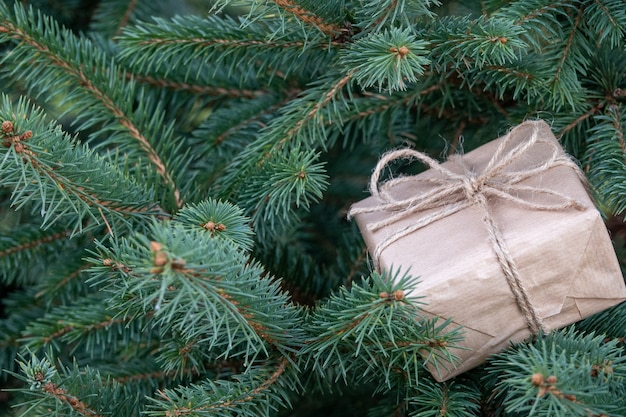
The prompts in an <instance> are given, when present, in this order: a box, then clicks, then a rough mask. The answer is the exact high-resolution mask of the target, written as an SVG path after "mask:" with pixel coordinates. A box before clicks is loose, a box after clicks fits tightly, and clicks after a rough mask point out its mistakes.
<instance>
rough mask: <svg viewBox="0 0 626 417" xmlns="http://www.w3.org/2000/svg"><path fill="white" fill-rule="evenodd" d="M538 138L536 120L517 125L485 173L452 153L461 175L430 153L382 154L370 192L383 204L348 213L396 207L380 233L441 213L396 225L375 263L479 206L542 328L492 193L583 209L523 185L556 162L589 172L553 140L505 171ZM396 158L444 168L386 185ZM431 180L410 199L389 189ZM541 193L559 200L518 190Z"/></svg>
mask: <svg viewBox="0 0 626 417" xmlns="http://www.w3.org/2000/svg"><path fill="white" fill-rule="evenodd" d="M528 124H532V133H531V134H530V137H529V138H528V139H527V140H525V141H523V142H522V143H520V144H518V145H516V146H515V147H513V148H512V149H511V150H510V151H508V152H506V149H507V147H508V145H509V143H510V142H511V140H512V138H513V137H514V135H515V134H516V133H517V131H518V129H520V127H522V126H525V125H528ZM538 140H539V130H538V127H537V122H527V123H525V124H524V125H520V126H518V127H516V128H514V129H512V130H511V131H510V132H509V133H508V134H507V135H506V136H505V137H504V138H503V139H502V141H501V142H500V144H499V146H498V148H497V150H496V152H495V153H494V154H493V156H492V158H491V159H490V160H489V162H488V164H487V166H486V167H485V169H484V170H483V172H481V173H475V172H473V171H471V170H470V169H469V168H468V167H467V166H466V164H465V162H464V160H463V158H461V157H458V156H456V157H453V158H451V159H453V160H454V161H455V163H456V164H457V165H459V166H460V167H461V168H462V170H463V173H462V174H458V173H455V172H453V171H451V170H449V169H447V168H446V167H445V166H443V165H441V164H439V162H437V161H435V160H434V159H432V158H430V157H429V156H427V155H425V154H423V153H421V152H418V151H415V150H412V149H401V150H396V151H392V152H389V153H387V154H385V155H383V157H382V158H381V159H380V161H379V162H378V164H377V165H376V169H375V170H374V173H373V174H372V177H371V181H370V191H371V194H372V196H374V197H376V198H377V199H378V200H379V201H380V202H381V203H380V204H379V205H377V206H375V207H365V208H357V207H353V208H351V210H350V212H349V214H348V216H349V217H352V216H354V215H357V214H361V213H373V212H380V211H385V212H393V214H391V215H390V216H388V217H387V218H385V219H384V220H381V221H378V222H374V223H371V224H369V225H368V226H367V229H368V230H369V231H372V232H375V231H377V230H379V229H381V228H384V227H386V226H389V225H391V224H393V223H395V222H397V221H400V220H403V219H406V218H409V217H411V216H412V215H413V214H414V213H417V212H420V211H423V210H429V209H434V208H438V209H440V210H437V211H436V212H434V213H432V214H429V215H426V216H424V217H421V218H419V219H418V220H416V221H415V222H413V223H411V224H409V225H407V226H406V227H403V228H401V229H400V230H397V231H396V232H395V233H393V234H391V235H390V236H388V237H387V238H386V239H385V240H383V241H382V242H380V243H379V244H378V245H377V246H376V248H375V249H374V252H373V254H372V256H373V260H374V264H375V266H376V268H377V269H379V259H380V255H381V253H382V252H383V251H384V250H385V249H386V248H388V247H389V246H390V245H392V244H393V243H395V242H397V241H398V240H400V239H402V238H403V237H405V236H408V235H410V234H412V233H414V232H415V231H417V230H419V229H421V228H423V227H425V226H427V225H429V224H431V223H434V222H436V221H437V220H440V219H443V218H445V217H448V216H450V215H452V214H454V213H456V212H459V211H461V210H463V209H465V208H467V207H470V206H475V207H477V208H478V209H479V210H480V213H481V216H482V220H483V222H484V223H485V226H486V227H487V232H488V236H489V241H490V244H491V247H492V249H493V251H494V253H495V255H496V258H497V260H498V264H499V265H500V268H501V269H502V272H503V273H504V275H505V277H506V280H507V283H508V284H509V287H510V288H511V291H512V293H513V295H514V297H515V300H516V302H517V304H518V306H519V308H520V310H521V311H522V313H523V314H524V317H525V318H526V322H527V324H528V327H529V329H530V330H531V332H532V333H533V334H537V333H539V331H541V330H543V324H542V321H541V318H540V317H539V315H538V314H537V311H536V309H535V307H534V305H533V304H532V302H531V300H530V298H529V296H528V292H527V290H526V289H525V287H524V285H523V283H522V281H521V279H520V276H519V272H518V270H517V266H516V265H515V262H514V260H513V258H512V256H511V254H510V252H509V250H508V247H507V245H506V242H505V241H504V239H503V236H502V233H501V232H500V230H499V228H498V226H497V225H496V223H495V221H494V218H493V216H492V214H491V211H490V207H489V202H488V198H489V197H495V198H498V199H501V200H505V201H509V202H513V203H515V204H517V205H519V206H521V207H524V208H528V209H531V210H545V211H559V210H564V209H567V208H575V209H578V210H582V209H584V206H583V205H582V204H581V203H579V202H578V201H576V200H574V199H572V198H570V197H568V196H566V195H565V194H562V193H559V192H557V191H554V190H549V189H546V188H541V187H532V186H527V185H521V184H519V183H520V182H522V181H524V180H526V179H528V178H530V177H533V176H536V175H538V174H541V173H543V172H545V171H547V170H548V169H550V168H554V167H556V166H567V167H570V168H572V169H574V170H575V171H576V172H577V173H578V175H579V177H580V178H581V179H583V181H584V177H583V175H582V173H581V172H580V169H579V168H578V166H577V165H576V164H575V163H574V162H573V161H572V160H571V159H570V158H569V157H568V156H567V155H565V154H564V153H563V152H562V151H561V149H560V148H559V146H558V145H557V144H555V143H553V142H546V143H548V144H550V145H551V146H552V148H553V151H552V153H551V155H549V156H548V157H547V158H546V160H545V161H544V162H543V163H541V164H539V165H536V166H532V167H529V168H527V169H523V170H519V171H510V170H509V171H505V169H506V168H507V167H509V166H510V165H511V164H513V163H514V162H515V161H517V160H519V159H520V158H522V157H523V156H524V153H525V152H527V151H528V150H529V149H530V148H531V147H532V146H533V145H535V143H537V141H538ZM396 159H416V160H419V161H422V162H423V163H425V164H426V165H428V166H429V167H430V168H431V169H433V170H435V171H437V173H439V176H438V177H435V178H429V179H427V180H423V179H421V178H419V177H401V178H397V179H392V180H389V181H386V182H385V183H384V184H383V185H382V187H379V185H378V182H379V179H380V175H381V173H382V171H383V170H384V168H385V166H386V165H387V164H389V163H390V162H392V161H394V160H396ZM418 180H419V181H427V182H429V183H431V184H432V185H433V189H432V190H430V191H427V192H425V193H423V194H420V195H413V196H410V197H408V198H406V199H400V200H398V199H396V198H394V197H393V196H392V195H391V194H390V193H389V189H391V188H393V187H394V186H396V185H398V184H399V183H401V182H407V181H418ZM520 193H521V194H528V193H538V194H544V195H548V196H551V198H552V199H553V200H555V201H556V203H554V204H547V203H542V202H540V203H537V202H533V201H528V200H526V199H523V198H520V197H519V194H520Z"/></svg>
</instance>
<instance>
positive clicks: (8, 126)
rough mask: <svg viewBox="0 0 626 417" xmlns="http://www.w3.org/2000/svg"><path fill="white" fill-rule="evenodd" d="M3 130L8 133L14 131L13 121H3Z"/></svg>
mask: <svg viewBox="0 0 626 417" xmlns="http://www.w3.org/2000/svg"><path fill="white" fill-rule="evenodd" d="M2 132H3V133H6V134H9V133H13V122H11V121H9V120H5V121H4V122H2Z"/></svg>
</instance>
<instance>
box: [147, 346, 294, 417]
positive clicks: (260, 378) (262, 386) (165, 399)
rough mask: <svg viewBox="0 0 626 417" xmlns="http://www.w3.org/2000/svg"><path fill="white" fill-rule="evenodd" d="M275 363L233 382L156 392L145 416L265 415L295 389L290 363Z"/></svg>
mask: <svg viewBox="0 0 626 417" xmlns="http://www.w3.org/2000/svg"><path fill="white" fill-rule="evenodd" d="M276 362H277V364H276V367H275V369H273V372H272V371H270V370H268V369H267V368H256V369H252V370H251V371H249V372H248V373H246V374H242V375H237V377H236V378H235V379H234V381H217V382H213V381H210V380H205V381H203V382H202V384H197V385H194V386H190V387H181V388H178V389H176V390H172V389H167V390H159V391H158V395H159V397H158V398H155V399H153V403H154V404H153V405H152V406H151V407H150V408H151V409H150V410H148V411H147V414H148V415H153V416H157V415H168V416H176V417H182V416H199V417H200V416H224V417H226V416H230V415H231V413H232V410H233V409H236V410H238V412H239V413H240V415H242V416H246V417H248V416H249V417H253V416H257V415H259V414H261V415H266V413H267V412H268V411H269V410H270V409H272V408H274V407H276V405H278V404H285V403H286V402H287V399H286V396H287V394H288V393H290V392H293V391H295V389H296V386H295V384H294V382H293V381H291V379H293V374H292V370H293V364H291V363H290V362H289V360H287V359H285V358H282V359H279V360H277V361H276ZM270 372H271V373H270Z"/></svg>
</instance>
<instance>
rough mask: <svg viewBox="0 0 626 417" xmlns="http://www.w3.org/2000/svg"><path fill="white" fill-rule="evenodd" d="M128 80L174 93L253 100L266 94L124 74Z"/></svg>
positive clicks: (257, 91)
mask: <svg viewBox="0 0 626 417" xmlns="http://www.w3.org/2000/svg"><path fill="white" fill-rule="evenodd" d="M126 78H127V79H128V80H135V81H137V82H138V83H143V84H148V85H150V86H153V87H158V88H166V89H169V90H174V91H184V92H189V93H191V94H198V95H207V96H225V97H228V98H247V99H253V98H256V97H259V96H261V95H264V94H266V93H267V92H266V91H262V90H250V89H241V88H225V87H218V86H209V85H200V84H190V83H186V82H178V81H173V80H169V79H165V78H157V77H153V76H149V75H139V74H132V73H126Z"/></svg>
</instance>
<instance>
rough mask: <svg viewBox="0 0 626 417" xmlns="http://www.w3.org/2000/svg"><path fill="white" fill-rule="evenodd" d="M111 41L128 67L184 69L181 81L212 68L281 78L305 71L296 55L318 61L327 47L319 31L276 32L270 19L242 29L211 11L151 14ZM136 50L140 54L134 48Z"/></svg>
mask: <svg viewBox="0 0 626 417" xmlns="http://www.w3.org/2000/svg"><path fill="white" fill-rule="evenodd" d="M291 29H295V28H291ZM117 40H118V42H119V46H120V54H119V57H120V58H121V59H122V60H123V62H125V64H126V65H127V66H128V67H129V68H130V69H131V71H133V72H137V73H140V74H146V75H151V74H155V73H160V72H162V73H163V74H164V76H165V77H167V76H169V74H170V71H172V70H173V69H175V68H178V67H180V68H186V69H187V70H186V73H185V74H184V81H185V82H189V80H190V79H192V78H193V79H200V78H201V76H202V75H201V73H206V72H208V73H211V72H216V71H218V70H220V71H224V70H225V71H226V72H227V73H229V74H233V73H234V72H235V71H240V72H241V73H242V75H243V74H246V73H248V75H244V77H246V76H249V73H250V72H252V73H253V74H256V77H261V76H262V77H264V78H267V77H268V75H269V77H270V79H272V78H273V76H275V75H276V74H278V73H280V75H281V78H284V77H287V76H289V75H291V73H292V72H293V71H296V70H297V71H305V72H306V69H304V68H302V67H301V66H300V65H298V62H300V60H303V59H304V60H307V61H309V62H310V63H313V62H318V63H320V64H321V63H322V62H324V60H325V57H326V55H327V53H328V50H327V48H328V47H329V43H328V40H327V39H326V37H323V36H318V37H313V38H311V39H306V38H303V36H302V34H301V33H300V32H299V31H298V30H285V31H282V32H280V33H279V27H278V26H277V24H276V22H274V21H271V20H263V21H255V22H251V23H249V24H247V25H246V26H245V28H244V27H242V22H241V21H237V20H233V19H228V18H219V17H217V16H208V17H207V18H204V19H203V18H199V17H197V16H181V17H175V18H173V19H172V20H171V21H169V20H165V19H155V23H151V24H148V23H143V24H141V25H139V26H136V27H134V28H128V29H126V30H124V32H123V33H122V35H121V36H119V37H117ZM335 46H336V45H335ZM139 50H141V51H142V53H137V52H138V51H139ZM147 51H149V52H152V53H145V52H147ZM157 51H158V53H156V54H154V52H157ZM190 62H192V63H193V62H197V65H189V63H190ZM244 69H248V71H245V70H244ZM194 70H195V71H194Z"/></svg>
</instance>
